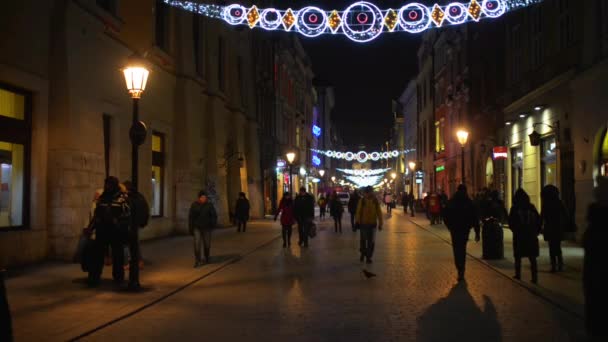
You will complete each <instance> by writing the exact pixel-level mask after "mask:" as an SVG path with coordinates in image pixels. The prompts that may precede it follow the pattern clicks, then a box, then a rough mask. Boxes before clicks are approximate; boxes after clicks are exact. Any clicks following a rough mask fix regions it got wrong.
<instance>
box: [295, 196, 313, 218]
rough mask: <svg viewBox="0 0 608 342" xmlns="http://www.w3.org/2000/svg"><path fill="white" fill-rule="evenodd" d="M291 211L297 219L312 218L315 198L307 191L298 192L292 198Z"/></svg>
mask: <svg viewBox="0 0 608 342" xmlns="http://www.w3.org/2000/svg"><path fill="white" fill-rule="evenodd" d="M293 211H294V216H295V218H296V220H298V221H306V220H312V219H313V218H314V217H315V198H314V197H312V195H310V194H309V193H306V194H304V195H300V194H298V196H296V199H295V200H294V208H293Z"/></svg>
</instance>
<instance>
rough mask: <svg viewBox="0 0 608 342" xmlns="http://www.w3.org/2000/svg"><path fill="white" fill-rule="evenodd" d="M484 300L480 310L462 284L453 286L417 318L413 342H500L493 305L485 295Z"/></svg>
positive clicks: (498, 324) (499, 330) (463, 283)
mask: <svg viewBox="0 0 608 342" xmlns="http://www.w3.org/2000/svg"><path fill="white" fill-rule="evenodd" d="M483 299H484V308H483V310H482V309H480V308H479V307H477V304H476V303H475V300H474V299H473V297H472V296H471V294H470V293H469V290H468V288H467V285H466V283H465V282H461V283H459V284H457V285H455V286H454V287H453V288H452V289H451V290H450V293H449V294H448V296H447V297H445V298H441V299H440V300H439V301H438V302H437V303H435V304H433V305H432V306H431V307H429V308H428V310H427V311H426V312H425V313H424V314H422V316H420V317H419V318H418V322H417V323H418V330H417V338H416V341H422V342H426V341H470V340H473V341H493V342H500V341H502V332H501V326H500V323H499V322H498V317H497V313H496V308H495V306H494V303H492V300H491V299H490V298H489V297H488V296H485V295H484V296H483Z"/></svg>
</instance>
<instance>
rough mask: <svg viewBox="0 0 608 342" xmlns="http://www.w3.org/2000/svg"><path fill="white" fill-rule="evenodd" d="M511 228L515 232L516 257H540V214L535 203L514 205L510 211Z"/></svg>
mask: <svg viewBox="0 0 608 342" xmlns="http://www.w3.org/2000/svg"><path fill="white" fill-rule="evenodd" d="M509 229H511V231H512V232H513V256H514V257H516V258H523V257H538V254H539V247H538V235H539V234H540V215H539V214H538V211H537V210H536V207H534V205H533V204H531V203H522V204H516V205H513V207H512V208H511V212H510V213H509Z"/></svg>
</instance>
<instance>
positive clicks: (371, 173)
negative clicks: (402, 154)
mask: <svg viewBox="0 0 608 342" xmlns="http://www.w3.org/2000/svg"><path fill="white" fill-rule="evenodd" d="M336 170H338V171H340V172H342V173H345V174H347V175H351V176H377V175H382V174H385V173H386V172H388V171H390V170H391V169H390V168H388V169H371V170H364V169H336Z"/></svg>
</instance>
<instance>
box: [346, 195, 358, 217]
mask: <svg viewBox="0 0 608 342" xmlns="http://www.w3.org/2000/svg"><path fill="white" fill-rule="evenodd" d="M360 199H361V197H359V195H357V193H355V194H353V195H352V196H351V198H350V199H349V200H348V212H349V213H351V215H354V214H355V213H356V212H357V206H358V205H359V200H360Z"/></svg>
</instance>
